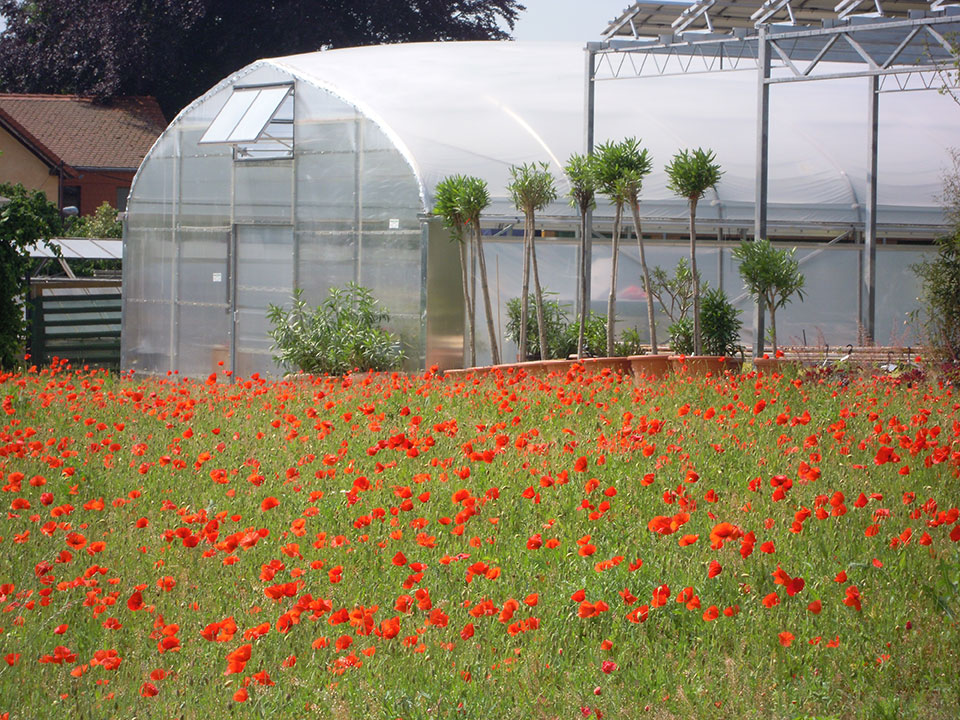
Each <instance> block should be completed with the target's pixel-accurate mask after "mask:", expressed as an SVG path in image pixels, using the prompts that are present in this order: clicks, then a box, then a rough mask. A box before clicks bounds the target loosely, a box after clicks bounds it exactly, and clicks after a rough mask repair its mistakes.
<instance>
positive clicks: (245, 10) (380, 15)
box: [0, 0, 525, 117]
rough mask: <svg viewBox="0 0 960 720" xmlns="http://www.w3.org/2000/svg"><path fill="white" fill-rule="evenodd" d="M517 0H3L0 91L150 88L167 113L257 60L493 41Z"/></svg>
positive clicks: (101, 92) (98, 92)
mask: <svg viewBox="0 0 960 720" xmlns="http://www.w3.org/2000/svg"><path fill="white" fill-rule="evenodd" d="M523 10H525V8H524V6H523V5H522V4H520V2H519V0H352V1H351V2H334V1H333V0H272V2H269V3H264V2H258V1H256V0H150V1H149V2H148V1H147V0H0V15H2V16H3V18H4V19H5V21H6V24H7V27H6V29H5V30H4V32H3V34H2V35H0V90H2V91H4V92H45V93H79V94H84V95H95V96H98V97H101V98H110V97H115V96H118V95H153V96H155V97H156V98H157V99H158V100H159V101H160V105H161V107H162V108H163V111H164V113H166V115H167V116H168V117H173V116H174V115H175V114H176V112H177V111H179V110H180V109H181V108H182V107H183V106H184V105H186V104H187V103H188V102H190V101H191V100H193V99H194V98H195V97H197V96H198V95H200V94H201V93H203V92H205V91H206V90H207V89H208V88H210V87H211V86H213V85H214V84H215V83H217V82H218V81H219V80H220V79H221V78H223V77H226V76H227V75H229V74H230V73H232V72H234V71H236V70H238V69H239V68H241V67H243V66H244V65H247V64H249V63H251V62H253V61H254V60H256V59H258V58H262V57H274V56H278V55H290V54H294V53H301V52H312V51H314V50H319V49H321V48H324V47H334V48H335V47H351V46H356V45H379V44H383V43H395V42H418V41H431V40H500V39H506V38H508V37H509V35H508V33H507V32H506V31H505V30H504V29H503V28H502V27H501V23H504V24H505V25H506V26H507V27H508V28H510V29H511V30H512V29H513V26H514V23H515V22H516V20H517V18H518V17H519V14H520V12H522V11H523Z"/></svg>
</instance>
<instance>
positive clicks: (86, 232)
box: [66, 200, 123, 238]
mask: <svg viewBox="0 0 960 720" xmlns="http://www.w3.org/2000/svg"><path fill="white" fill-rule="evenodd" d="M119 214H120V213H119V212H118V211H117V209H116V208H115V207H113V206H112V205H111V204H110V203H108V202H107V201H106V200H104V201H103V203H102V204H101V205H100V207H98V208H97V209H96V210H95V211H94V213H93V215H84V216H83V217H79V218H77V219H76V220H75V221H74V223H73V224H72V225H71V226H70V227H68V228H67V230H66V232H67V234H68V235H69V236H70V237H88V238H122V237H123V223H122V222H120V220H119V219H118V217H117V216H118V215H119Z"/></svg>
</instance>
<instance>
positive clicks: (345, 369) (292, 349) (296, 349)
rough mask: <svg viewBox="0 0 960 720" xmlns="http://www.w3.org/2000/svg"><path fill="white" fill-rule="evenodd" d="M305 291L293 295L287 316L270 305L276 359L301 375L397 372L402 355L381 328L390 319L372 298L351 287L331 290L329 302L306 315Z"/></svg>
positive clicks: (271, 334)
mask: <svg viewBox="0 0 960 720" xmlns="http://www.w3.org/2000/svg"><path fill="white" fill-rule="evenodd" d="M302 294H303V291H302V290H300V289H298V290H295V291H294V293H293V308H292V309H291V310H290V311H289V312H288V311H287V310H285V309H284V308H282V307H278V306H276V305H270V309H269V310H268V311H267V319H268V320H270V322H271V323H273V329H272V330H271V331H270V333H269V334H270V337H271V338H272V339H273V343H274V344H273V347H272V348H271V349H272V350H273V351H274V352H276V353H277V355H275V356H274V359H275V360H276V361H277V362H278V363H280V364H281V365H284V366H286V367H288V368H296V369H298V370H301V371H303V372H307V373H313V374H322V373H328V374H330V375H344V374H346V373H349V372H351V371H353V370H355V369H360V370H392V369H396V368H398V367H400V363H401V362H402V361H403V357H404V356H403V351H402V350H401V349H400V344H399V342H398V340H397V339H396V338H395V337H394V336H393V335H391V334H390V333H389V332H387V331H386V330H384V329H383V328H381V327H380V325H381V323H385V322H388V321H389V320H390V315H389V313H387V312H386V311H385V310H383V309H382V308H380V307H379V306H378V304H377V301H376V299H375V298H374V297H373V293H372V292H371V291H370V290H369V289H368V288H365V287H362V286H360V285H357V284H355V283H348V284H347V285H346V287H345V288H331V289H330V296H329V297H328V298H327V299H326V300H325V301H324V302H323V303H322V304H321V305H318V306H317V309H316V310H315V311H313V312H311V311H309V310H307V309H306V302H305V301H304V300H303V298H302V297H301V296H302Z"/></svg>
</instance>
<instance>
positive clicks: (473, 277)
mask: <svg viewBox="0 0 960 720" xmlns="http://www.w3.org/2000/svg"><path fill="white" fill-rule="evenodd" d="M470 333H471V335H472V337H471V338H470V367H476V366H477V244H476V242H475V241H474V240H471V241H470Z"/></svg>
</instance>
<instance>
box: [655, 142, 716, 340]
mask: <svg viewBox="0 0 960 720" xmlns="http://www.w3.org/2000/svg"><path fill="white" fill-rule="evenodd" d="M715 159H716V156H715V155H714V154H713V150H702V149H701V148H697V149H696V150H693V151H692V152H691V151H687V150H681V151H680V152H678V153H677V154H676V155H674V156H673V160H671V161H670V163H669V164H668V165H667V167H666V171H667V176H668V177H669V181H668V182H667V187H669V188H670V189H671V190H673V191H674V192H675V193H676V194H677V195H679V196H680V197H684V198H686V199H687V204H688V207H689V210H690V272H691V273H693V354H694V355H700V354H702V352H703V340H702V338H701V337H700V276H699V275H698V274H697V203H698V202H699V201H700V198H702V197H703V195H704V193H705V192H706V191H707V190H708V189H710V188H712V187H714V186H715V185H716V184H717V183H718V182H720V176H721V175H723V171H722V170H721V169H720V165H719V164H717V163H716V162H714V160H715Z"/></svg>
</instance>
